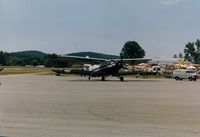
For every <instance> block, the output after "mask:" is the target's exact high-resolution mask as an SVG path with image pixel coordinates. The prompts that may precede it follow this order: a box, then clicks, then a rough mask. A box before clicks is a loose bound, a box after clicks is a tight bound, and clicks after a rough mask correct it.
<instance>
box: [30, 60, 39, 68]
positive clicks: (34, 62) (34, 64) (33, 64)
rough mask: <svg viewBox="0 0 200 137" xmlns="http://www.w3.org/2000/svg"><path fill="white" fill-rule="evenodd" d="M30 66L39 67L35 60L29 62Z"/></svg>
mask: <svg viewBox="0 0 200 137" xmlns="http://www.w3.org/2000/svg"><path fill="white" fill-rule="evenodd" d="M31 65H32V66H34V67H35V66H37V65H39V62H38V61H37V60H36V59H34V60H32V61H31Z"/></svg>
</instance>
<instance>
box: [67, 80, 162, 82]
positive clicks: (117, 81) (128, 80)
mask: <svg viewBox="0 0 200 137" xmlns="http://www.w3.org/2000/svg"><path fill="white" fill-rule="evenodd" d="M67 81H70V82H160V81H161V80H158V79H138V80H135V79H134V80H124V81H120V80H118V79H116V80H109V79H108V80H105V81H101V79H91V80H88V79H76V80H67Z"/></svg>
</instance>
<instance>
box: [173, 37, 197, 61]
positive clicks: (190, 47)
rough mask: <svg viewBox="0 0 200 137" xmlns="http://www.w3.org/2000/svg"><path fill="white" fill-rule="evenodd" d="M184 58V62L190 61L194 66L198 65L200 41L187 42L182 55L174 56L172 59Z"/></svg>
mask: <svg viewBox="0 0 200 137" xmlns="http://www.w3.org/2000/svg"><path fill="white" fill-rule="evenodd" d="M178 57H179V58H184V60H185V61H191V62H193V63H195V64H200V40H199V39H197V40H196V41H194V42H188V43H187V44H186V45H185V48H184V55H183V54H182V53H180V54H179V55H177V54H175V55H174V58H178Z"/></svg>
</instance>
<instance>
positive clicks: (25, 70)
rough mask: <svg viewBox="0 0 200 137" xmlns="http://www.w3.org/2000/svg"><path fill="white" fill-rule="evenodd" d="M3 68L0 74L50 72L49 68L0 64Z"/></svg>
mask: <svg viewBox="0 0 200 137" xmlns="http://www.w3.org/2000/svg"><path fill="white" fill-rule="evenodd" d="M2 68H4V70H2V71H1V72H0V75H14V74H30V73H51V68H36V67H30V68H29V67H21V66H20V67H19V66H9V67H8V66H5V67H4V66H2Z"/></svg>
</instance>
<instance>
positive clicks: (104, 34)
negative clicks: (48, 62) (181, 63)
mask: <svg viewBox="0 0 200 137" xmlns="http://www.w3.org/2000/svg"><path fill="white" fill-rule="evenodd" d="M199 7H200V0H0V50H3V51H7V52H12V51H22V50H41V51H43V52H48V53H53V52H55V53H58V54H63V53H70V52H77V51H96V52H102V53H108V54H115V55H118V54H119V52H120V50H121V49H122V47H123V45H124V43H125V42H126V41H130V40H131V41H137V42H138V43H139V44H140V45H141V46H142V47H143V48H144V49H145V51H146V54H147V57H157V56H173V54H175V53H179V52H180V51H182V50H183V48H184V46H185V44H186V43H187V42H189V41H195V40H196V39H197V38H200V17H199V13H200V12H199Z"/></svg>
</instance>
